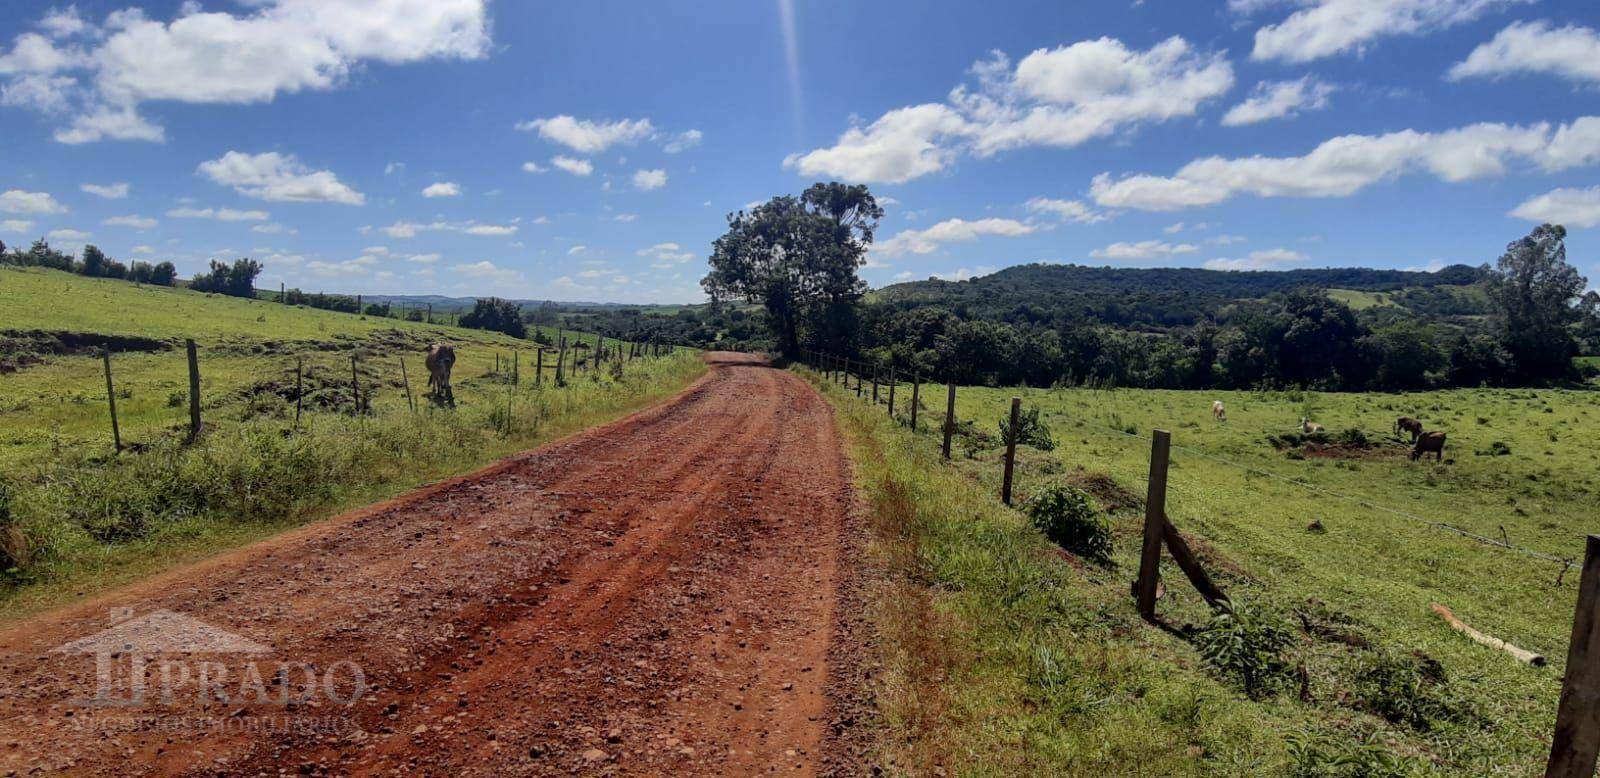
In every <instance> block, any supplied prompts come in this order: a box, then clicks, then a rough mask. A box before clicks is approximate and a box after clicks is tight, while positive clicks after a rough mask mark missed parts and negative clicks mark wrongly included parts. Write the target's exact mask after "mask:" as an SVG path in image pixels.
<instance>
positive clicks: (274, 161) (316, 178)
mask: <svg viewBox="0 0 1600 778" xmlns="http://www.w3.org/2000/svg"><path fill="white" fill-rule="evenodd" d="M196 172H198V173H200V174H201V175H204V176H205V177H207V178H209V179H211V180H212V181H213V182H215V183H218V184H221V185H223V186H231V187H233V190H234V191H236V192H238V193H239V194H242V195H244V196H246V197H254V198H256V199H258V200H270V201H279V202H294V203H343V204H345V205H361V204H362V203H365V202H366V201H367V198H366V196H365V195H363V194H361V193H360V192H357V191H356V190H354V189H351V188H350V187H349V186H346V185H345V184H344V183H343V182H342V181H340V180H339V177H338V176H336V175H334V174H333V171H331V170H311V169H310V168H308V167H306V166H305V165H303V164H301V163H300V160H298V159H296V158H295V157H294V155H293V154H280V153H278V152H276V151H269V152H266V153H263V154H245V153H242V152H238V151H229V152H228V153H226V154H224V155H222V156H221V157H220V158H218V159H213V160H210V161H208V162H202V163H200V166H199V167H198V168H197V169H196Z"/></svg>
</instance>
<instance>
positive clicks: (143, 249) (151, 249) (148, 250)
mask: <svg viewBox="0 0 1600 778" xmlns="http://www.w3.org/2000/svg"><path fill="white" fill-rule="evenodd" d="M129 251H132V252H133V253H135V254H139V255H142V256H150V255H151V254H154V253H156V247H155V246H146V245H144V244H142V243H141V244H139V245H137V246H134V247H133V248H131V249H129Z"/></svg>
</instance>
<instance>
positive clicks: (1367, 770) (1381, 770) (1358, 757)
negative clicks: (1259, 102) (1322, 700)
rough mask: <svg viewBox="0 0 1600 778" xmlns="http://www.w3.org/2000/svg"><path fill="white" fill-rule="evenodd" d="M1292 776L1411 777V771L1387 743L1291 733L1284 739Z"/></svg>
mask: <svg viewBox="0 0 1600 778" xmlns="http://www.w3.org/2000/svg"><path fill="white" fill-rule="evenodd" d="M1284 744H1285V745H1286V746H1288V752H1289V762H1290V768H1289V774H1290V775H1292V776H1295V778H1372V777H1374V776H1391V775H1410V774H1411V773H1412V770H1411V769H1409V768H1410V765H1407V764H1405V763H1403V762H1402V761H1401V759H1400V758H1399V757H1397V756H1396V755H1395V754H1394V753H1392V749H1391V748H1390V747H1389V746H1388V744H1386V743H1384V742H1383V741H1381V740H1377V739H1375V738H1372V737H1370V736H1366V737H1361V736H1358V737H1348V736H1339V737H1327V736H1320V735H1315V734H1312V733H1308V732H1290V733H1288V734H1287V735H1286V736H1285V737H1284Z"/></svg>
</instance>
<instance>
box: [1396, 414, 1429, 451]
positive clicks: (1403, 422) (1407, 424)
mask: <svg viewBox="0 0 1600 778" xmlns="http://www.w3.org/2000/svg"><path fill="white" fill-rule="evenodd" d="M1401 430H1404V431H1406V432H1409V433H1411V444H1412V445H1416V443H1417V436H1418V435H1421V434H1422V422H1420V421H1417V420H1416V419H1413V418H1411V417H1410V416H1401V417H1400V418H1398V419H1395V420H1394V436H1395V437H1397V438H1398V437H1400V432H1401Z"/></svg>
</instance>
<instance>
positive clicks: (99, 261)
mask: <svg viewBox="0 0 1600 778" xmlns="http://www.w3.org/2000/svg"><path fill="white" fill-rule="evenodd" d="M0 264H5V265H17V266H20V267H43V268H50V269H52V270H65V271H66V272H68V273H77V274H78V275H82V276H89V277H90V278H119V279H124V280H128V281H134V282H136V283H141V284H154V285H156V286H172V285H173V284H174V283H176V282H177V277H178V269H177V268H176V267H174V266H173V264H172V263H171V262H155V263H151V262H139V261H135V262H133V263H131V264H126V265H125V264H123V263H121V262H118V261H116V260H114V259H112V258H110V257H108V256H106V255H105V253H104V252H102V251H100V249H99V248H98V247H96V246H94V245H93V244H90V245H88V246H84V247H83V258H82V259H76V258H74V257H73V256H72V255H71V254H68V253H66V252H63V251H59V250H57V249H53V248H51V247H50V244H49V243H47V242H45V240H44V239H43V238H40V239H39V240H36V241H34V242H33V245H32V246H31V247H29V248H28V250H27V251H23V250H22V249H21V248H20V247H19V248H12V249H10V250H7V248H6V244H5V243H4V242H0Z"/></svg>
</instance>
